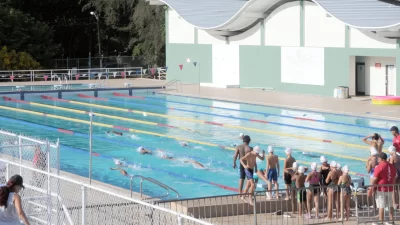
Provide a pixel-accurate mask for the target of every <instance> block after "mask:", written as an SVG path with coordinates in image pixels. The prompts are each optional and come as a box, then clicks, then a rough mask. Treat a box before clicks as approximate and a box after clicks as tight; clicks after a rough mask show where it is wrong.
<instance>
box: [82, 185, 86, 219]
mask: <svg viewBox="0 0 400 225" xmlns="http://www.w3.org/2000/svg"><path fill="white" fill-rule="evenodd" d="M85 189H86V188H85V186H84V185H83V184H82V225H86V217H85V211H86V190H85Z"/></svg>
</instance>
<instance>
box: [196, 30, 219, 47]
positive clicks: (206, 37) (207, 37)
mask: <svg viewBox="0 0 400 225" xmlns="http://www.w3.org/2000/svg"><path fill="white" fill-rule="evenodd" d="M197 42H198V43H199V44H225V43H226V41H225V38H224V37H214V36H213V35H211V34H209V33H208V32H207V31H204V30H197Z"/></svg>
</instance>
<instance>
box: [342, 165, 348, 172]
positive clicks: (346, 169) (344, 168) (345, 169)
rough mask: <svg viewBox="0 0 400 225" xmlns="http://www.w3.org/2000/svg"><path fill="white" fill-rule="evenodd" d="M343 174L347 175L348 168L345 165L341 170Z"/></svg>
mask: <svg viewBox="0 0 400 225" xmlns="http://www.w3.org/2000/svg"><path fill="white" fill-rule="evenodd" d="M342 171H343V173H349V167H348V166H347V165H345V166H343V168H342Z"/></svg>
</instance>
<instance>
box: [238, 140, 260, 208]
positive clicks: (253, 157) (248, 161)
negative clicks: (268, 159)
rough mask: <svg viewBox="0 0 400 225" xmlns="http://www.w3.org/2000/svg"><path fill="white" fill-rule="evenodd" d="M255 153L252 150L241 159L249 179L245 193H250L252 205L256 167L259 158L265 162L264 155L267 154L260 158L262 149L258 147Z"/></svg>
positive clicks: (251, 203)
mask: <svg viewBox="0 0 400 225" xmlns="http://www.w3.org/2000/svg"><path fill="white" fill-rule="evenodd" d="M254 149H255V151H254V150H252V151H250V152H249V153H247V154H246V155H245V156H244V157H243V158H241V159H240V164H241V165H242V166H243V167H244V172H245V174H246V178H247V183H246V188H245V193H247V192H248V191H249V194H250V196H249V201H248V203H249V204H250V205H253V199H252V196H253V195H252V193H253V192H254V189H255V184H254V180H253V174H254V167H256V165H257V158H259V159H260V160H264V154H265V152H264V151H263V156H260V154H259V152H260V148H259V147H258V146H256V147H255V148H254Z"/></svg>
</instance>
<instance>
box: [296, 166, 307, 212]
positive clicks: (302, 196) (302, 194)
mask: <svg viewBox="0 0 400 225" xmlns="http://www.w3.org/2000/svg"><path fill="white" fill-rule="evenodd" d="M297 172H298V173H296V174H295V175H293V177H292V181H294V182H296V188H297V189H298V191H297V203H298V206H297V207H298V213H299V217H302V216H303V206H304V208H305V210H306V211H307V204H306V201H307V192H306V189H305V188H304V187H305V186H304V183H305V181H306V178H307V176H306V175H304V173H305V168H304V166H299V169H298V170H297ZM308 219H310V218H308Z"/></svg>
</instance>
